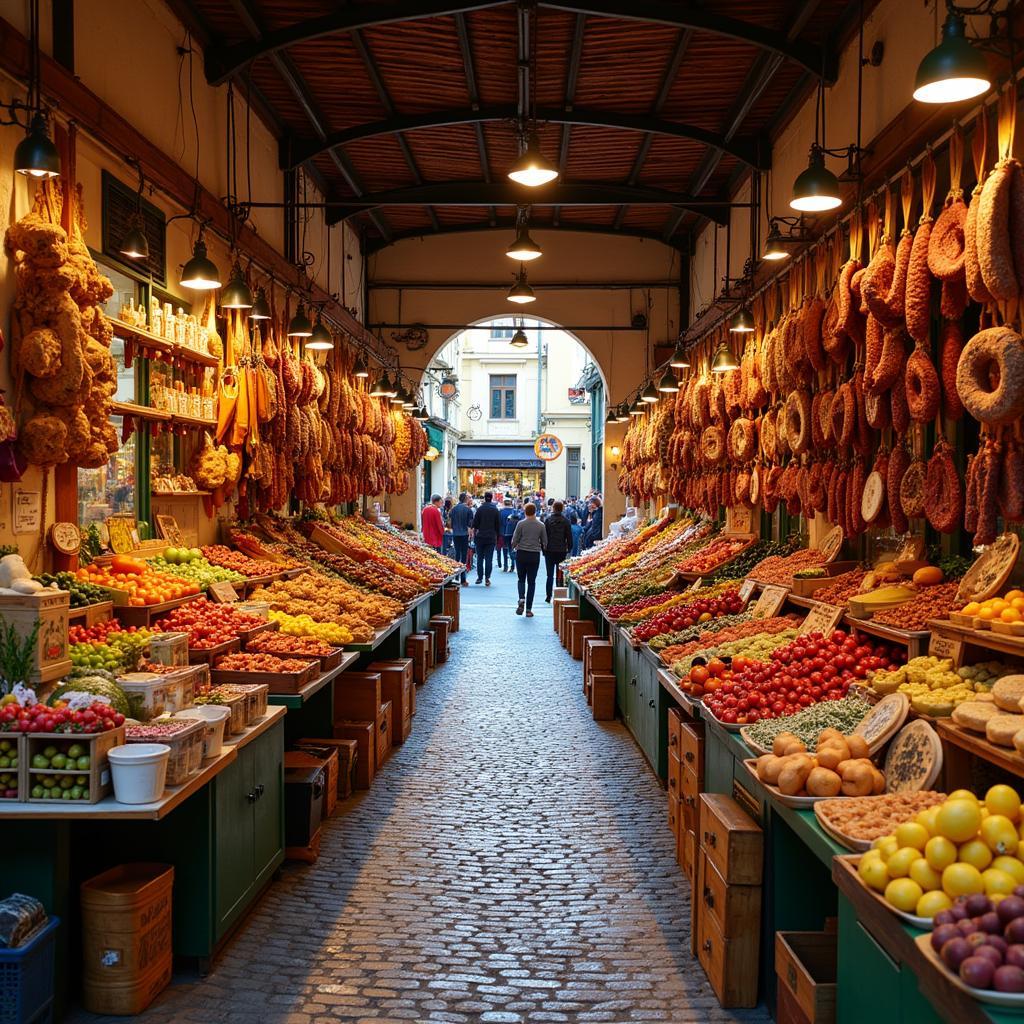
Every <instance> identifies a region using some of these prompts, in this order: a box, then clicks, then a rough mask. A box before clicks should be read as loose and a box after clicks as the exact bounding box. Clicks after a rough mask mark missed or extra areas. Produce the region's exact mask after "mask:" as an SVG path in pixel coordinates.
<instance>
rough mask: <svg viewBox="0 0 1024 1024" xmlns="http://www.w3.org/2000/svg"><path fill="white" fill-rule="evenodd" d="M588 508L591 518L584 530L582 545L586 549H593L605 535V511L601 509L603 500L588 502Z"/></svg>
mask: <svg viewBox="0 0 1024 1024" xmlns="http://www.w3.org/2000/svg"><path fill="white" fill-rule="evenodd" d="M587 507H588V508H589V510H590V518H589V519H588V520H587V525H586V526H585V527H584V528H583V537H582V543H583V547H584V548H591V547H593V546H594V544H595V542H596V541H599V540H600V539H601V537H602V536H603V534H604V509H603V508H601V499H600V498H596V497H595V498H591V499H590V501H589V502H587Z"/></svg>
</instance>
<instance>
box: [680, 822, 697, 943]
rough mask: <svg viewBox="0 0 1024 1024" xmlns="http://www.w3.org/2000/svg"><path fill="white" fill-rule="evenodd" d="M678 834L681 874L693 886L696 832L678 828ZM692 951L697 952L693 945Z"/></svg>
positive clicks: (695, 866) (695, 868) (695, 880)
mask: <svg viewBox="0 0 1024 1024" xmlns="http://www.w3.org/2000/svg"><path fill="white" fill-rule="evenodd" d="M680 835H682V837H683V840H682V849H683V863H682V864H681V865H680V866H681V867H682V869H683V874H684V875H686V877H687V878H688V879H689V881H690V885H691V886H693V885H695V884H696V882H697V834H696V833H695V832H692V831H690V830H689V829H686V828H680ZM691 902H692V903H693V905H694V907H696V905H697V901H696V900H695V899H692V898H691ZM693 934H694V932H693V931H691V945H694V943H693V941H692V940H693ZM692 952H694V953H696V952H697V949H696V946H695V945H694V948H693V950H692Z"/></svg>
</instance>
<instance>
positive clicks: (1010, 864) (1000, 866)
mask: <svg viewBox="0 0 1024 1024" xmlns="http://www.w3.org/2000/svg"><path fill="white" fill-rule="evenodd" d="M992 867H994V868H995V869H996V870H997V871H1005V872H1006V873H1007V874H1008V875H1012V876H1013V878H1014V880H1015V881H1016V883H1017V884H1018V885H1024V864H1022V863H1021V862H1020V861H1019V860H1018V859H1017V858H1016V857H996V859H995V860H994V861H992Z"/></svg>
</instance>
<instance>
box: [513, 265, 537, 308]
mask: <svg viewBox="0 0 1024 1024" xmlns="http://www.w3.org/2000/svg"><path fill="white" fill-rule="evenodd" d="M506 298H507V299H508V301H509V302H515V303H518V304H519V305H523V304H524V303H527V302H536V301H537V296H536V295H534V294H533V289H532V288H531V287H530V285H529V284H528V282H527V280H526V267H520V268H519V275H518V277H517V278H516V283H515V284H514V285H512V287H511V288H510V289H509V290H508V295H507V296H506Z"/></svg>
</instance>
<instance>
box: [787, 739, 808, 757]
mask: <svg viewBox="0 0 1024 1024" xmlns="http://www.w3.org/2000/svg"><path fill="white" fill-rule="evenodd" d="M806 752H807V745H806V744H805V743H804V741H803V740H798V739H797V738H796V737H795V736H794V737H793V738H792V739H791V740H789V742H788V743H787V744H786V746H785V748H784V749H783V751H782V756H783V757H788V756H789V755H790V754H804V753H806Z"/></svg>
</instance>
